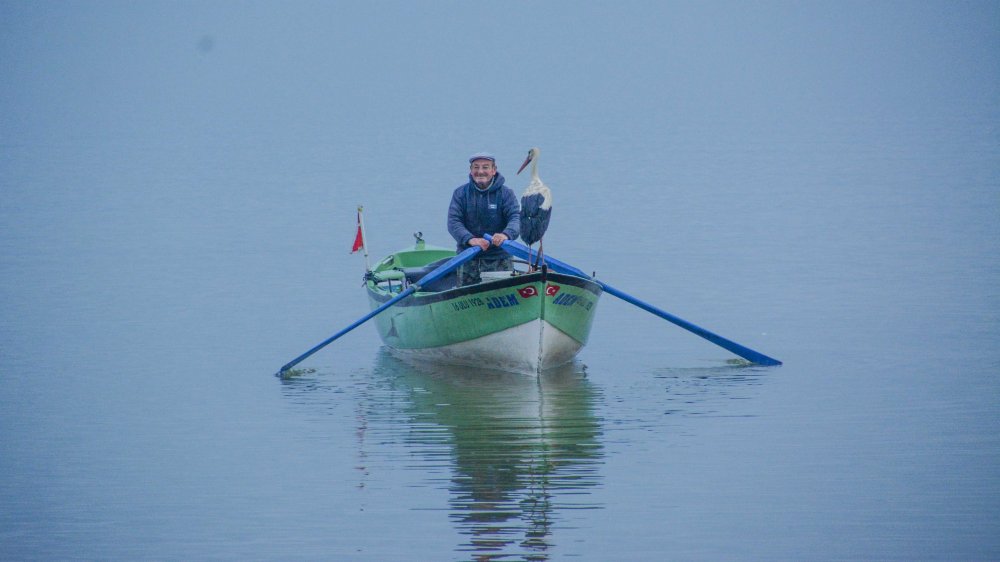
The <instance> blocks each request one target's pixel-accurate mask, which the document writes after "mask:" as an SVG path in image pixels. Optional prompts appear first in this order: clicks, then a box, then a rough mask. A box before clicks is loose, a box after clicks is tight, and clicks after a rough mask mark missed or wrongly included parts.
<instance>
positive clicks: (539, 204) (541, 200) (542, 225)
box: [517, 147, 552, 269]
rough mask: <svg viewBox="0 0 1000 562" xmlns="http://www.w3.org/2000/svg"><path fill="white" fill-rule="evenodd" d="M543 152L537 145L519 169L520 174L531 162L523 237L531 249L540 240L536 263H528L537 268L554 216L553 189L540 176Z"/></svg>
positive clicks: (523, 205) (524, 199)
mask: <svg viewBox="0 0 1000 562" xmlns="http://www.w3.org/2000/svg"><path fill="white" fill-rule="evenodd" d="M541 152H542V151H541V150H539V149H538V148H537V147H536V148H532V149H531V150H529V151H528V157H527V158H525V159H524V163H523V164H521V167H520V168H518V170H517V173H518V174H520V173H521V171H522V170H524V168H525V167H526V166H527V165H528V164H529V163H530V164H531V183H529V184H528V187H527V188H525V190H524V193H523V194H522V195H521V238H523V239H524V243H525V244H527V245H528V248H529V250H530V249H531V245H532V244H534V243H535V242H538V255H537V257H536V258H535V263H534V264H531V263H529V264H528V265H529V266H530V267H531V268H532V269H535V268H537V267H538V264H539V263H541V261H542V236H545V230H546V229H547V228H549V218H550V217H551V216H552V191H551V190H549V188H548V186H546V185H545V184H544V183H542V180H540V179H539V178H538V155H539V154H541ZM529 262H530V260H529Z"/></svg>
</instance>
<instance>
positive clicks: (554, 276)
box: [366, 271, 604, 307]
mask: <svg viewBox="0 0 1000 562" xmlns="http://www.w3.org/2000/svg"><path fill="white" fill-rule="evenodd" d="M543 280H544V281H546V282H549V281H556V282H558V283H562V284H564V285H572V286H574V287H578V288H581V289H584V290H586V291H588V292H590V293H592V294H594V295H595V296H598V297H600V295H601V294H602V293H603V292H604V291H603V289H602V288H601V286H600V285H599V284H598V283H596V282H595V281H592V280H590V279H586V278H584V277H578V276H576V275H567V274H564V273H555V272H552V271H548V272H545V273H543V272H541V271H537V272H534V273H527V274H524V275H518V276H514V277H511V278H509V279H498V280H496V281H489V282H486V283H476V284H475V285H467V286H465V287H456V288H454V289H448V290H446V291H438V292H421V291H417V292H416V293H414V294H413V296H412V297H410V298H408V299H403V300H402V301H400V302H398V303H396V305H395V306H404V307H405V306H422V305H428V304H433V303H435V302H442V301H448V300H452V299H456V298H460V297H465V296H468V295H475V294H478V293H486V292H490V291H495V290H497V289H506V288H509V287H519V286H521V285H528V284H531V283H539V282H542V281H543ZM366 288H367V290H368V294H369V295H370V296H371V297H372V298H373V299H374V300H376V301H378V302H386V301H388V300H389V299H391V298H393V297H395V296H396V294H398V293H387V292H385V291H376V290H373V289H372V287H371V284H367V285H366Z"/></svg>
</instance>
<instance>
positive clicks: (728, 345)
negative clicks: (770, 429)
mask: <svg viewBox="0 0 1000 562" xmlns="http://www.w3.org/2000/svg"><path fill="white" fill-rule="evenodd" d="M487 238H489V235H487ZM503 248H504V249H505V250H507V251H508V252H510V253H511V254H513V255H515V256H517V257H519V258H523V259H530V255H531V253H530V252H531V250H530V249H529V248H528V247H527V246H525V245H524V244H522V243H520V242H517V241H516V240H508V241H506V242H504V243H503ZM544 260H545V263H546V264H548V266H549V268H550V269H552V270H553V271H555V272H557V273H565V274H569V275H576V276H578V277H583V278H586V279H591V280H593V281H594V282H595V283H597V284H598V285H600V286H601V287H602V288H603V289H604V291H605V292H607V293H610V294H612V295H614V296H616V297H618V298H620V299H622V300H624V301H625V302H627V303H629V304H633V305H635V306H637V307H639V308H641V309H643V310H645V311H646V312H649V313H651V314H655V315H656V316H659V317H660V318H663V319H664V320H666V321H668V322H672V323H673V324H675V325H677V326H680V327H681V328H684V329H685V330H687V331H689V332H691V333H692V334H695V335H696V336H699V337H702V338H704V339H706V340H708V341H710V342H712V343H714V344H715V345H717V346H719V347H721V348H723V349H726V350H728V351H730V352H732V353H734V354H736V355H738V356H739V357H742V358H744V359H746V360H747V361H750V362H751V363H756V364H758V365H765V366H776V365H781V361H778V360H777V359H775V358H773V357H768V356H767V355H764V354H763V353H760V352H759V351H754V350H752V349H750V348H749V347H746V346H744V345H741V344H738V343H736V342H734V341H732V340H730V339H726V338H724V337H722V336H720V335H719V334H716V333H713V332H710V331H709V330H706V329H705V328H702V327H701V326H698V325H696V324H692V323H691V322H688V321H687V320H684V319H683V318H680V317H677V316H674V315H673V314H670V313H669V312H667V311H665V310H661V309H659V308H657V307H655V306H653V305H651V304H649V303H647V302H645V301H642V300H640V299H638V298H636V297H633V296H632V295H630V294H628V293H626V292H625V291H622V290H619V289H616V288H615V287H612V286H611V285H608V284H607V283H604V282H602V281H598V280H596V279H593V278H592V277H591V276H589V275H587V274H586V273H584V272H583V271H581V270H579V269H577V268H575V267H573V266H571V265H569V264H568V263H565V262H561V261H559V260H557V259H555V258H553V257H551V256H545V257H544Z"/></svg>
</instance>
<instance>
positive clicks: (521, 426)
mask: <svg viewBox="0 0 1000 562" xmlns="http://www.w3.org/2000/svg"><path fill="white" fill-rule="evenodd" d="M310 378H311V377H310ZM352 378H354V379H355V382H354V383H353V384H354V385H360V387H357V386H356V387H355V389H356V390H358V392H357V393H356V396H355V399H356V400H357V401H358V406H357V407H358V410H357V411H356V412H355V415H354V416H353V417H354V419H355V420H356V422H357V432H358V438H359V443H360V446H359V448H360V449H361V450H362V453H361V455H360V461H359V469H360V470H362V471H367V467H368V466H369V465H370V463H372V462H380V461H381V460H386V461H387V462H391V463H405V464H411V463H412V462H413V458H414V456H415V457H416V458H418V459H420V463H419V466H417V467H416V468H417V469H418V470H420V471H421V473H422V474H425V475H426V478H427V480H428V481H429V483H430V484H429V485H431V486H434V487H438V488H440V489H442V490H446V491H447V496H448V499H447V509H448V511H449V514H450V515H449V516H450V518H451V520H452V521H453V523H454V525H455V527H456V529H457V530H458V531H459V533H460V534H461V535H462V536H463V537H465V538H466V540H465V542H463V543H462V544H459V545H458V547H457V550H458V551H459V552H461V553H462V556H468V557H470V558H472V559H476V560H498V559H507V558H516V559H528V560H547V559H548V558H549V555H550V554H551V552H550V551H551V549H552V548H553V546H554V544H555V542H554V541H555V538H554V535H555V534H556V533H555V531H556V530H557V529H558V528H559V525H560V522H561V521H565V519H566V516H567V515H568V514H570V513H571V510H576V509H598V508H600V507H601V506H600V505H597V504H596V503H594V502H593V501H592V500H591V497H590V493H589V492H588V490H590V489H592V488H594V487H595V486H598V485H600V481H601V474H600V468H601V464H602V463H603V451H602V445H601V437H602V429H601V424H600V422H599V420H598V419H597V418H596V417H595V414H594V406H595V401H596V398H597V396H598V393H597V391H596V390H595V388H594V387H593V386H592V385H591V384H590V382H589V381H588V380H587V378H586V374H585V371H584V368H583V366H582V365H580V364H578V363H576V364H571V365H569V366H567V367H565V368H562V369H556V370H552V371H547V372H546V373H544V374H543V375H542V376H541V377H538V378H534V377H527V376H523V375H515V374H509V373H500V372H483V371H481V370H474V369H468V368H460V367H443V366H440V365H435V366H433V367H432V366H421V365H412V364H409V363H405V362H403V361H400V360H398V359H396V358H394V357H392V356H391V355H389V354H388V353H386V352H380V353H379V355H378V356H377V358H376V362H375V367H374V369H373V371H372V372H371V373H368V374H367V376H365V377H364V379H361V378H359V377H352ZM321 386H322V383H319V386H317V383H316V379H313V380H312V381H307V380H302V379H300V380H299V381H292V382H289V383H288V384H287V385H286V390H288V391H289V393H290V394H291V396H292V397H293V398H294V399H296V400H302V399H305V400H307V401H308V398H307V397H306V395H307V394H309V393H311V392H312V391H314V390H318V389H320V388H321ZM384 431H389V432H392V433H394V434H395V435H396V436H397V437H399V440H401V441H402V442H403V443H405V444H406V449H407V452H406V454H405V455H404V456H403V457H399V456H397V457H395V458H389V459H385V457H382V455H384V454H385V451H384V450H380V449H382V446H381V444H384V443H385V442H386V440H385V435H384V434H380V433H379V432H384ZM390 441H391V440H390ZM375 455H378V456H379V459H373V458H372V457H373V456H375ZM363 481H364V480H362V482H363ZM435 507H436V506H435ZM420 508H424V506H420Z"/></svg>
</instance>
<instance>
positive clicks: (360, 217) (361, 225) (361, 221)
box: [358, 205, 372, 272]
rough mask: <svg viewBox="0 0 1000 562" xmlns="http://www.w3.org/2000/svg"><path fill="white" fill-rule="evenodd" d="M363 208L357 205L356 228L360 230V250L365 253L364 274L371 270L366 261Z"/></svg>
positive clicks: (366, 237) (366, 239) (366, 242)
mask: <svg viewBox="0 0 1000 562" xmlns="http://www.w3.org/2000/svg"><path fill="white" fill-rule="evenodd" d="M364 209H365V208H364V207H363V206H361V205H358V228H360V229H361V249H362V250H363V251H364V253H365V272H369V271H371V270H372V265H371V263H369V261H368V233H367V232H365V218H364Z"/></svg>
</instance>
